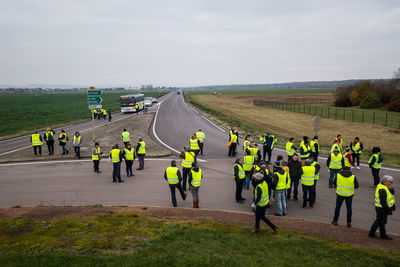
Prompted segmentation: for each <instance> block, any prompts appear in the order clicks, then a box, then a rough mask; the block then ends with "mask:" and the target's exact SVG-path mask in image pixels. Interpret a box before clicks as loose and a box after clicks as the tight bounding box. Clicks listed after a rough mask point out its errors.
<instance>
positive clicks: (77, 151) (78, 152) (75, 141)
mask: <svg viewBox="0 0 400 267" xmlns="http://www.w3.org/2000/svg"><path fill="white" fill-rule="evenodd" d="M81 143H82V136H81V134H80V133H79V132H75V135H74V138H73V140H72V145H73V147H74V151H75V157H76V158H78V159H80V158H81Z"/></svg>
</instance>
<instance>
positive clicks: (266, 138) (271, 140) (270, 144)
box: [260, 133, 278, 161]
mask: <svg viewBox="0 0 400 267" xmlns="http://www.w3.org/2000/svg"><path fill="white" fill-rule="evenodd" d="M260 141H261V142H263V157H262V159H263V161H266V159H265V157H266V155H267V154H268V161H271V157H272V150H273V149H274V145H275V143H276V142H278V139H276V137H275V135H272V134H271V133H266V134H264V135H263V136H262V137H261V138H260Z"/></svg>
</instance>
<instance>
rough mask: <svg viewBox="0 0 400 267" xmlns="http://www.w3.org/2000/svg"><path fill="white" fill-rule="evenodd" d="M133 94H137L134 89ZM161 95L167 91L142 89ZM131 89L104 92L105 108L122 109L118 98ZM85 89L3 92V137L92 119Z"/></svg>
mask: <svg viewBox="0 0 400 267" xmlns="http://www.w3.org/2000/svg"><path fill="white" fill-rule="evenodd" d="M134 93H137V91H135V92H134ZM142 93H144V95H145V96H150V97H159V96H161V95H163V94H166V92H161V93H157V92H154V93H149V92H142ZM125 94H133V93H132V92H129V91H119V92H103V94H102V98H103V102H102V105H103V107H104V108H105V109H112V110H113V111H118V110H120V108H119V107H120V104H119V97H120V96H121V95H125ZM90 114H91V113H90V111H89V109H88V105H87V93H86V92H70V93H64V92H62V93H36V94H10V95H0V119H1V122H2V123H1V125H0V136H9V135H15V134H18V133H27V132H29V131H32V130H35V129H43V128H45V127H47V126H57V125H62V124H65V123H68V122H71V121H75V120H81V119H85V118H90V116H91V115H90Z"/></svg>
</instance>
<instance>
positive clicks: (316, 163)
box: [309, 157, 321, 204]
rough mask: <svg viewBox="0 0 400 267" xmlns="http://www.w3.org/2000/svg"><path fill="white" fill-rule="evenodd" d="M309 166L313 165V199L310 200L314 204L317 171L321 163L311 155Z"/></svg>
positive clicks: (317, 179) (317, 177)
mask: <svg viewBox="0 0 400 267" xmlns="http://www.w3.org/2000/svg"><path fill="white" fill-rule="evenodd" d="M309 159H310V162H311V166H313V167H315V176H314V186H313V199H312V202H313V203H314V204H315V199H316V198H317V182H318V181H319V171H320V170H321V165H320V164H319V162H318V161H316V160H315V158H313V157H309Z"/></svg>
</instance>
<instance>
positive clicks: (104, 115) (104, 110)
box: [103, 109, 107, 119]
mask: <svg viewBox="0 0 400 267" xmlns="http://www.w3.org/2000/svg"><path fill="white" fill-rule="evenodd" d="M103 119H107V110H106V109H103Z"/></svg>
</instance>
